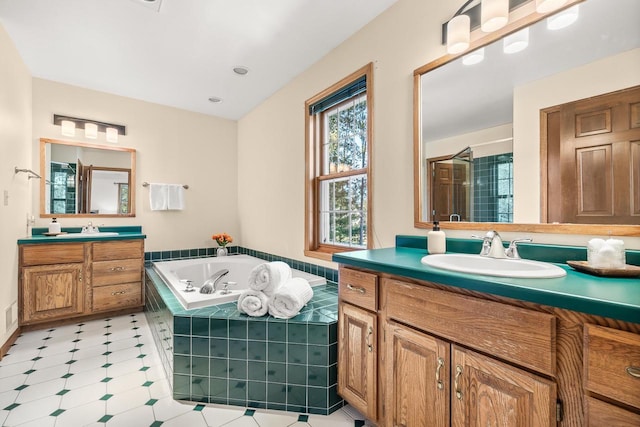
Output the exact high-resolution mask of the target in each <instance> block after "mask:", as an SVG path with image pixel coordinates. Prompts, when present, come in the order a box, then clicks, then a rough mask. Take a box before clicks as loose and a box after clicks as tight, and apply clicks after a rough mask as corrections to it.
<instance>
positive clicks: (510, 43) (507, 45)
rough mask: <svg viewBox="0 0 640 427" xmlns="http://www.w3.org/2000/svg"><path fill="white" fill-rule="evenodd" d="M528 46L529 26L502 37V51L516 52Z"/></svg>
mask: <svg viewBox="0 0 640 427" xmlns="http://www.w3.org/2000/svg"><path fill="white" fill-rule="evenodd" d="M527 46H529V28H525V29H523V30H520V31H518V32H517V33H513V34H510V35H508V36H507V37H505V38H504V47H503V51H504V53H516V52H520V51H521V50H524V49H526V47H527Z"/></svg>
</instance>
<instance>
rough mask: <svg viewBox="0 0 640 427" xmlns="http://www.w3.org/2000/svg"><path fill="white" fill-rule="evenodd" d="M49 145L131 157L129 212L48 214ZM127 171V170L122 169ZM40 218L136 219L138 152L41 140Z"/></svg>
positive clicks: (99, 166) (103, 146) (74, 142)
mask: <svg viewBox="0 0 640 427" xmlns="http://www.w3.org/2000/svg"><path fill="white" fill-rule="evenodd" d="M47 144H59V145H67V146H74V147H79V148H89V149H92V150H101V151H109V152H113V151H117V152H122V153H125V154H128V155H129V161H130V173H129V183H128V185H129V201H128V203H129V207H130V209H129V212H128V213H125V214H100V213H98V214H95V213H53V214H52V213H47V210H46V206H45V203H46V191H47V182H46V181H47V178H46V177H47V176H48V174H47V164H48V159H47V150H46V147H47ZM107 166H109V165H96V169H105V167H106V169H108V170H114V168H110V167H107ZM121 170H123V171H124V170H125V169H121ZM40 176H41V177H42V179H40V217H41V218H52V217H56V218H95V217H99V218H128V217H135V216H136V212H135V183H136V150H135V149H133V148H125V147H111V146H105V145H99V144H88V143H84V142H76V141H62V140H57V139H49V138H40Z"/></svg>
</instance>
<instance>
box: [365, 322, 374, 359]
mask: <svg viewBox="0 0 640 427" xmlns="http://www.w3.org/2000/svg"><path fill="white" fill-rule="evenodd" d="M371 335H373V327H371V326H369V333H368V334H367V337H366V338H365V342H366V343H367V348H368V349H369V353H371V352H372V351H373V345H371V343H370V342H369V338H370V337H371Z"/></svg>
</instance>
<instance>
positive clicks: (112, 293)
mask: <svg viewBox="0 0 640 427" xmlns="http://www.w3.org/2000/svg"><path fill="white" fill-rule="evenodd" d="M126 293H127V291H120V292H111V295H124V294H126Z"/></svg>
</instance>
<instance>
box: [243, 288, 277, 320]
mask: <svg viewBox="0 0 640 427" xmlns="http://www.w3.org/2000/svg"><path fill="white" fill-rule="evenodd" d="M268 304H269V297H268V296H266V295H265V293H264V292H262V291H256V290H255V289H247V290H246V291H244V292H243V293H241V294H240V296H239V297H238V310H239V311H240V312H241V313H246V314H248V315H249V316H252V317H260V316H264V315H265V314H267V311H269V305H268Z"/></svg>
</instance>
